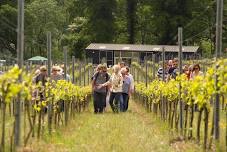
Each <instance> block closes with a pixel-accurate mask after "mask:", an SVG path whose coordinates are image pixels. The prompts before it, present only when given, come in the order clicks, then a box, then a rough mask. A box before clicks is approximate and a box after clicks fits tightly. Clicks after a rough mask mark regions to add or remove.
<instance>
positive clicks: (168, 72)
mask: <svg viewBox="0 0 227 152" xmlns="http://www.w3.org/2000/svg"><path fill="white" fill-rule="evenodd" d="M182 70H183V73H184V74H185V75H186V76H187V79H188V80H193V79H194V78H195V77H196V76H203V72H202V71H201V68H200V65H199V64H194V65H184V66H183V67H182ZM163 72H164V81H169V80H170V79H176V77H177V74H178V72H179V69H178V59H177V58H174V59H173V60H168V61H166V62H165V66H164V70H163V69H162V68H159V69H158V73H157V77H158V78H159V79H160V80H163Z"/></svg>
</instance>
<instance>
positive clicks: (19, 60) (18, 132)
mask: <svg viewBox="0 0 227 152" xmlns="http://www.w3.org/2000/svg"><path fill="white" fill-rule="evenodd" d="M17 26H18V27H17V29H18V31H17V44H18V45H17V50H18V52H17V64H18V66H19V68H20V69H23V60H24V59H23V58H24V0H18V25H17ZM19 82H20V83H21V82H22V75H20V77H19ZM14 131H15V132H14V133H15V137H14V143H15V145H16V147H19V146H20V135H21V94H20V93H19V94H18V96H17V101H16V109H15V130H14Z"/></svg>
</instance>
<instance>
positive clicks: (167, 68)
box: [157, 61, 169, 81]
mask: <svg viewBox="0 0 227 152" xmlns="http://www.w3.org/2000/svg"><path fill="white" fill-rule="evenodd" d="M168 63H169V61H166V62H165V66H164V71H165V74H164V80H165V81H166V80H167V78H168V71H169V64H168ZM162 74H163V69H162V67H160V68H159V69H158V72H157V77H158V79H159V80H163V78H162V77H163V75H162Z"/></svg>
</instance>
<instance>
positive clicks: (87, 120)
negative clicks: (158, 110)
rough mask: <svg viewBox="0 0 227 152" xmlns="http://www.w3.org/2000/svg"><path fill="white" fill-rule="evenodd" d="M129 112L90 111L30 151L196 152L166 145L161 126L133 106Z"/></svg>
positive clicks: (167, 138) (166, 135)
mask: <svg viewBox="0 0 227 152" xmlns="http://www.w3.org/2000/svg"><path fill="white" fill-rule="evenodd" d="M129 108H130V111H129V112H126V113H121V114H113V113H112V112H106V113H105V114H98V115H95V114H93V113H92V109H90V110H89V111H88V112H85V113H82V114H79V115H77V116H76V118H75V121H74V122H72V123H71V124H70V126H69V127H67V128H65V129H59V130H58V131H56V132H55V134H54V135H53V136H52V137H51V138H50V137H48V136H47V137H44V141H41V142H38V143H35V144H33V145H31V146H32V147H33V148H32V149H33V150H34V149H35V151H37V152H96V151H97V152H175V151H184V152H186V151H189V152H190V151H191V152H192V151H198V149H197V148H196V149H195V145H194V144H192V143H179V144H175V145H170V144H169V141H170V139H172V135H170V134H169V131H168V130H167V127H166V126H165V125H163V123H161V122H159V120H155V119H154V118H152V115H151V114H149V113H146V112H145V111H144V110H143V108H142V107H140V106H138V105H136V103H134V102H131V103H130V107H129ZM60 132H62V133H60ZM192 147H194V148H193V149H192Z"/></svg>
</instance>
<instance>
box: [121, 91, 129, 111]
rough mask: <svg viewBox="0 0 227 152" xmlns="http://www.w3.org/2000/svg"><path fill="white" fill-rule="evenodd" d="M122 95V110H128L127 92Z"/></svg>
mask: <svg viewBox="0 0 227 152" xmlns="http://www.w3.org/2000/svg"><path fill="white" fill-rule="evenodd" d="M122 97H123V111H124V112H125V111H127V110H128V101H129V96H128V94H127V93H122Z"/></svg>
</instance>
